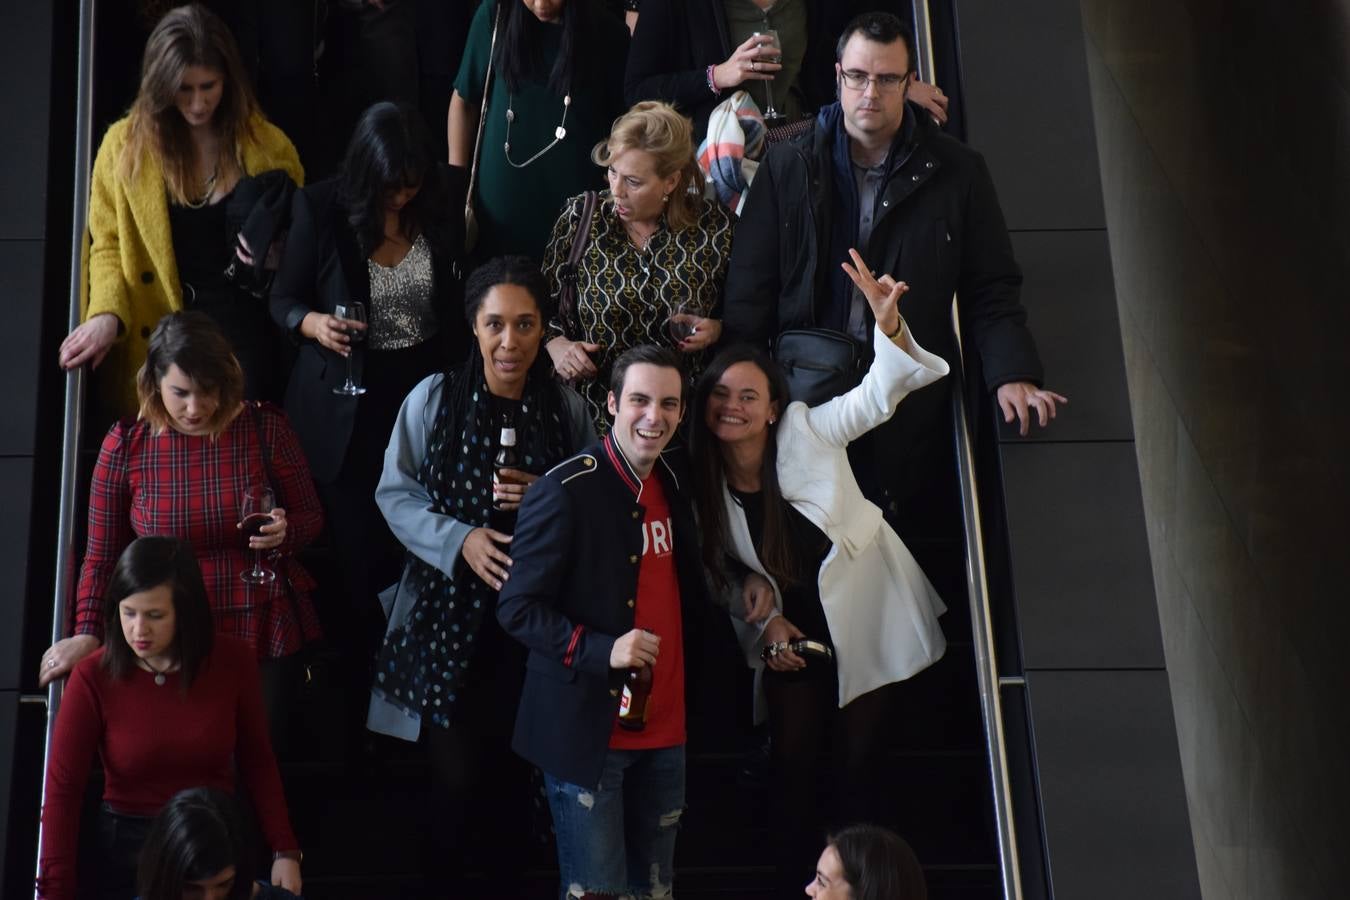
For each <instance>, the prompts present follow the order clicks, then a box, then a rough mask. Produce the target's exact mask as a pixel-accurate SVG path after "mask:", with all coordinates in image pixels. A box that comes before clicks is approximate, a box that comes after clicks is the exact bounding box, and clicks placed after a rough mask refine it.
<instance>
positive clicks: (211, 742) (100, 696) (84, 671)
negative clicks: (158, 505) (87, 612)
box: [38, 537, 300, 900]
mask: <svg viewBox="0 0 1350 900" xmlns="http://www.w3.org/2000/svg"><path fill="white" fill-rule="evenodd" d="M106 600H107V603H106V604H105V609H106V615H105V637H106V643H105V644H104V646H103V647H102V648H101V649H99V650H97V651H95V652H94V653H93V654H91V655H90V656H88V657H86V658H85V659H83V660H81V661H80V662H79V663H78V664H77V665H76V666H75V669H74V671H73V672H72V673H71V675H70V681H69V683H68V684H67V685H66V691H65V695H64V699H63V700H62V703H61V711H60V713H59V714H58V715H57V719H56V732H55V735H54V737H53V740H52V748H51V759H50V761H49V762H48V766H47V789H46V802H45V803H44V805H43V808H42V826H43V833H42V851H41V859H40V863H39V876H38V895H39V897H42V898H45V900H64V898H73V897H74V896H75V894H76V892H75V871H76V865H75V860H76V856H77V853H76V849H77V844H78V843H79V834H80V809H81V805H82V803H83V799H84V790H85V783H86V782H87V781H88V778H89V770H90V766H91V764H92V763H93V757H94V754H95V753H97V754H98V756H99V759H100V760H101V762H102V764H103V772H104V778H105V785H104V789H103V804H102V807H101V808H100V811H99V817H100V821H99V828H98V837H99V842H98V844H99V845H98V847H97V848H91V849H93V851H94V852H92V853H86V854H81V856H82V857H83V858H84V859H87V860H90V861H91V862H92V861H93V860H95V859H96V860H97V864H96V868H95V869H93V870H91V871H85V872H83V874H84V875H85V877H86V878H88V877H91V876H95V877H97V879H98V881H97V883H98V885H99V896H105V897H128V898H129V897H131V896H133V895H134V894H135V864H136V854H137V852H138V851H139V849H140V846H141V843H142V842H143V841H144V839H145V834H146V831H147V830H148V829H149V826H150V820H151V818H152V817H153V816H154V815H155V814H156V813H157V812H159V809H160V807H162V806H163V805H164V804H165V803H166V802H168V800H169V798H170V797H172V796H173V795H174V794H176V793H177V792H179V791H181V790H183V789H185V788H190V787H198V786H207V787H214V788H218V789H220V790H225V791H233V790H234V788H235V781H236V779H235V765H236V762H237V764H238V775H239V781H240V782H241V783H242V785H243V787H244V788H245V789H246V790H247V791H248V794H249V797H250V799H251V800H252V803H253V807H254V808H255V809H256V810H257V811H258V818H259V820H260V823H261V826H262V832H263V835H264V836H265V837H266V839H267V842H268V844H269V845H270V846H271V847H272V849H273V851H274V852H275V856H274V862H273V863H272V883H273V884H277V885H280V886H282V887H284V888H286V889H287V890H289V891H292V892H293V893H296V894H298V893H300V851H299V849H298V847H299V844H298V843H297V841H296V839H295V835H294V833H292V831H291V824H290V817H289V815H288V813H287V811H286V797H285V795H284V794H283V793H282V789H281V776H280V774H279V773H278V771H277V764H276V759H275V757H273V755H272V745H271V743H270V742H269V740H268V737H267V720H266V716H265V715H264V714H263V704H262V693H261V690H260V687H259V681H258V664H257V662H256V661H255V660H254V656H253V651H252V650H251V648H249V646H248V645H247V644H245V643H243V642H242V641H239V640H236V639H234V638H230V637H226V636H225V635H215V634H214V630H213V628H212V625H211V610H210V607H209V606H208V605H207V601H206V586H205V584H204V583H203V581H202V573H201V570H200V569H199V568H198V566H197V561H196V559H195V558H194V557H193V555H192V550H191V549H190V548H189V547H188V545H187V544H186V543H185V542H183V541H180V540H178V539H176V538H169V537H145V538H140V539H139V540H136V541H134V542H132V544H131V546H129V547H128V548H127V549H126V551H125V552H124V553H123V554H122V556H121V558H120V559H118V561H117V565H116V567H115V568H114V570H113V573H112V578H111V581H110V583H109V585H108V592H107V595H106Z"/></svg>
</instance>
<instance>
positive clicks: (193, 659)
mask: <svg viewBox="0 0 1350 900" xmlns="http://www.w3.org/2000/svg"><path fill="white" fill-rule="evenodd" d="M161 585H168V586H169V589H170V590H171V591H172V593H173V621H174V646H175V647H176V648H177V651H178V665H179V671H180V672H181V674H182V681H181V687H182V691H183V693H187V690H188V688H189V687H191V686H192V681H193V679H195V678H196V677H197V675H198V673H199V672H200V671H201V668H202V664H203V663H204V662H205V661H206V658H207V657H208V656H210V655H211V647H212V645H213V644H214V643H215V628H214V626H213V625H212V623H211V607H210V605H209V604H208V603H207V600H206V584H205V583H204V582H203V581H202V570H201V569H200V568H199V567H198V566H197V558H196V557H195V556H193V555H192V548H191V547H189V546H188V545H187V542H186V541H183V540H181V539H179V538H175V537H157V536H156V537H143V538H137V539H136V540H134V541H132V542H131V544H130V545H129V546H128V547H127V549H125V550H123V551H122V555H121V556H120V557H119V558H118V560H117V565H116V567H114V568H113V573H112V579H111V580H110V581H109V582H108V590H107V592H106V593H105V594H104V595H103V668H104V669H106V670H107V672H108V675H109V676H111V677H112V678H115V679H117V678H126V677H127V676H129V675H130V674H131V672H132V670H134V669H135V668H136V655H135V654H134V653H133V652H132V650H131V647H130V646H129V645H128V644H127V638H126V635H124V634H123V633H122V612H121V610H120V609H119V608H118V607H119V605H120V604H121V602H122V601H123V600H125V599H126V598H128V597H130V596H131V595H132V594H140V593H143V592H145V591H149V590H153V589H155V588H157V587H160V586H161Z"/></svg>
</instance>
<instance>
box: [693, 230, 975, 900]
mask: <svg viewBox="0 0 1350 900" xmlns="http://www.w3.org/2000/svg"><path fill="white" fill-rule="evenodd" d="M851 256H852V258H853V261H854V265H852V266H850V265H849V264H847V263H845V264H844V269H845V271H846V272H847V273H848V275H849V277H850V278H852V279H853V282H854V284H856V285H857V286H858V288H859V290H860V291H861V292H862V294H863V295H864V296H865V297H866V298H867V302H868V304H869V305H870V306H871V309H872V314H873V316H874V317H875V319H876V326H875V328H874V329H873V343H874V348H875V358H874V360H873V362H872V364H871V367H870V368H869V369H868V372H867V375H866V376H865V377H864V378H863V381H862V383H861V384H860V385H858V387H856V388H854V389H853V390H851V391H849V392H848V393H846V394H844V395H842V396H839V397H836V398H834V399H833V400H830V401H829V402H827V403H824V404H822V405H820V406H817V407H815V408H808V407H807V406H806V404H804V403H801V402H797V403H788V402H786V401H787V383H786V381H785V380H784V377H783V374H782V372H781V370H780V369H779V368H778V366H777V365H776V364H775V363H773V362H772V360H770V359H769V358H768V357H767V356H766V355H765V354H764V353H763V352H761V351H759V350H756V349H753V348H748V347H732V348H729V349H727V350H725V351H723V352H722V353H720V354H719V355H718V356H717V358H716V359H714V360H713V362H712V363H711V365H710V366H709V368H708V369H707V371H706V372H705V373H704V375H703V377H702V379H701V380H700V382H699V386H698V390H697V393H696V397H695V403H694V417H693V428H694V442H693V443H694V449H695V456H696V461H695V462H696V466H697V467H698V472H699V474H700V476H701V477H700V479H699V483H698V512H699V518H700V525H701V527H702V530H703V537H704V548H703V553H704V561H705V563H706V564H707V567H708V569H709V571H710V572H711V573H712V577H713V579H714V581H716V582H720V586H721V587H722V588H724V589H727V590H731V591H734V592H736V593H738V594H740V595H742V596H744V597H745V598H747V599H746V600H745V601H744V607H745V608H744V609H743V610H742V609H740V608H739V607H740V606H741V603H740V602H737V603H735V604H733V615H734V616H735V617H737V618H738V619H741V620H743V621H742V622H738V625H739V626H740V628H739V630H740V631H741V632H742V636H743V638H744V641H743V642H744V643H745V644H746V646H747V649H748V650H749V651H750V652H751V658H752V659H753V660H755V663H756V664H757V663H758V659H759V657H760V656H761V654H762V656H763V659H764V661H765V663H766V665H767V668H768V671H767V672H764V673H763V679H762V686H763V689H764V700H765V701H767V706H768V711H769V722H770V730H771V735H772V758H773V764H774V770H775V781H774V787H773V794H774V795H775V797H776V798H778V801H779V805H780V809H778V810H776V811H775V812H776V821H778V822H779V823H780V826H779V827H780V828H784V829H786V830H787V831H788V832H790V833H789V834H786V835H783V838H784V839H782V840H779V841H776V842H775V843H776V844H777V845H778V847H779V848H780V851H781V853H782V862H781V863H780V875H782V876H784V878H785V879H790V878H791V877H792V876H794V875H796V874H797V873H795V872H789V871H783V869H784V868H785V867H786V866H789V865H793V864H800V863H801V861H802V860H809V859H811V850H810V847H811V843H812V842H813V841H816V840H818V839H819V827H820V825H821V824H823V823H821V822H819V821H812V818H813V815H814V814H815V811H817V810H819V811H822V812H833V814H834V816H835V817H842V818H843V819H845V820H852V821H856V820H858V819H860V818H870V817H871V816H872V811H871V810H870V809H869V806H870V804H869V803H868V798H870V797H873V796H875V793H876V780H875V779H876V777H877V770H876V766H875V760H876V756H877V753H876V751H877V750H878V749H879V747H878V746H877V745H878V743H879V740H878V737H879V734H878V732H879V731H880V729H881V728H882V727H883V726H884V725H885V724H886V719H887V717H888V712H889V711H890V704H889V699H888V698H889V697H890V696H891V692H889V691H884V690H879V689H880V688H883V687H885V686H886V685H889V684H893V683H895V682H898V681H902V680H904V679H906V678H909V677H910V676H912V675H914V674H915V673H917V672H919V671H921V670H922V669H924V668H926V667H928V666H929V665H932V664H933V663H934V662H936V661H937V660H938V659H939V658H940V657H941V656H942V654H943V651H944V650H945V649H946V640H945V639H944V637H943V634H942V629H941V627H940V626H939V625H938V621H937V619H938V616H940V615H941V614H942V613H943V612H945V611H946V607H945V606H944V605H943V603H942V600H941V599H940V598H939V597H938V595H937V593H936V591H934V589H933V587H932V585H931V584H930V583H929V582H928V579H927V578H926V577H924V574H923V572H922V571H921V570H920V569H919V566H918V565H917V564H916V563H915V562H914V558H913V557H912V556H911V555H910V553H909V551H908V550H907V549H906V548H905V545H904V544H903V543H901V541H900V538H899V537H898V536H897V535H896V534H895V532H894V531H892V530H891V528H890V526H889V525H887V524H886V523H885V522H884V521H883V520H882V515H881V510H880V509H878V508H877V507H876V506H874V505H873V504H871V503H869V502H868V501H867V500H865V499H864V498H863V495H862V491H861V490H860V489H859V487H858V483H857V481H856V480H855V479H854V477H853V474H852V472H851V470H850V468H849V461H848V445H849V442H850V441H853V440H855V439H856V438H858V437H860V436H861V435H863V434H864V433H866V432H867V431H869V430H871V429H872V428H875V427H876V426H877V425H880V424H881V423H882V422H885V421H886V420H887V419H889V418H890V417H891V416H892V415H893V414H894V413H895V409H896V406H897V405H898V404H899V402H900V401H901V400H902V399H903V398H904V397H905V395H906V394H908V393H909V392H910V391H913V390H916V389H918V388H921V387H923V386H925V385H927V384H930V383H932V382H934V381H937V380H938V379H939V378H941V377H943V376H944V375H946V374H947V372H948V368H947V364H946V362H944V361H943V360H942V359H940V358H939V357H936V356H934V355H933V354H931V353H928V352H927V351H925V350H924V349H923V348H922V347H920V346H919V345H918V344H917V343H915V341H914V339H913V337H912V335H911V334H910V332H909V329H908V328H907V327H906V325H905V323H904V320H903V319H902V318H901V316H900V311H899V300H900V297H901V296H902V295H903V294H904V293H905V291H906V290H908V287H907V285H905V284H904V283H903V282H896V281H895V280H894V279H892V278H891V276H889V275H883V276H882V277H881V279H880V280H879V281H878V280H877V279H874V278H873V277H872V275H871V274H870V272H869V271H868V269H867V267H866V266H865V265H864V264H863V262H862V260H861V258H860V257H859V256H858V254H857V252H856V251H852V252H851ZM801 641H805V642H808V643H806V644H805V645H802V644H799V643H797V642H801ZM803 646H804V647H805V649H802V648H803ZM831 746H832V748H833V752H832V754H831V756H832V762H833V766H832V768H834V769H835V771H837V772H838V773H839V774H840V775H841V776H842V783H839V784H837V785H836V790H835V791H834V792H833V795H832V796H833V797H834V799H835V800H836V801H837V802H836V803H835V804H834V805H835V807H836V808H835V809H834V810H828V809H823V808H822V805H821V804H819V803H817V802H816V798H815V792H816V790H817V789H818V787H819V786H820V785H821V784H822V783H825V782H827V781H828V779H826V778H823V777H822V776H823V775H824V774H825V773H823V772H821V771H820V760H821V758H822V756H824V755H825V751H826V750H827V748H830V747H831ZM792 832H795V833H792ZM803 845H804V847H803ZM789 860H791V861H793V862H792V863H789V862H788V861H789Z"/></svg>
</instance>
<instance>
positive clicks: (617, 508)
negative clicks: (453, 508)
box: [497, 441, 711, 787]
mask: <svg viewBox="0 0 1350 900" xmlns="http://www.w3.org/2000/svg"><path fill="white" fill-rule="evenodd" d="M605 446H606V442H603V441H602V442H601V443H599V444H595V445H593V446H591V447H589V448H587V449H586V450H585V451H583V452H582V453H579V454H578V455H576V456H574V457H572V458H571V459H569V460H567V461H565V462H563V463H561V464H559V465H558V466H556V467H554V469H553V470H552V471H550V472H549V473H548V474H546V475H545V476H544V477H542V478H540V479H539V480H538V481H536V482H535V483H534V485H533V486H532V487H531V488H530V490H529V492H528V493H527V494H526V495H525V502H524V503H522V504H521V507H520V515H519V517H518V518H517V520H516V530H515V535H514V538H513V539H512V541H511V559H512V562H513V565H512V567H511V577H510V579H508V580H507V582H506V584H505V585H504V586H503V587H502V591H501V595H500V597H499V598H498V600H497V618H498V620H499V621H500V622H501V624H502V628H503V629H505V630H506V632H507V633H508V634H510V635H511V636H512V637H514V638H515V639H516V640H518V641H520V642H521V643H523V644H524V645H525V646H526V647H527V648H528V649H529V658H528V660H527V662H526V673H525V689H524V691H523V692H522V694H521V698H520V708H519V710H518V711H517V714H516V729H515V736H514V738H513V739H512V742H511V746H512V748H513V749H514V750H515V751H516V752H517V753H519V754H520V755H521V756H523V757H524V758H525V759H527V760H529V761H530V762H532V763H534V764H535V765H537V766H539V768H541V769H543V770H544V771H545V772H547V773H549V774H550V775H552V776H554V777H555V778H560V779H562V780H563V781H567V782H571V783H572V784H579V785H582V786H587V787H594V786H595V785H596V784H598V783H599V781H600V771H601V768H602V767H603V765H604V759H605V752H606V750H607V749H608V747H609V736H610V733H611V732H612V730H613V728H614V717H615V714H616V713H617V712H618V704H619V691H620V687H621V685H622V683H623V678H624V675H625V672H626V670H617V669H611V668H610V667H609V654H610V650H611V649H612V648H613V647H614V642H615V640H617V639H618V638H619V637H620V636H622V635H624V634H626V633H627V632H629V631H631V630H632V629H633V622H634V598H635V597H636V593H637V580H638V567H639V564H640V563H641V560H642V520H643V516H644V514H645V511H644V508H643V506H642V505H641V504H640V503H639V502H638V500H637V498H636V496H635V495H634V493H633V490H632V489H631V488H629V487H628V485H627V484H625V482H624V479H623V478H622V477H620V475H619V473H618V471H616V469H615V468H614V464H613V463H612V462H611V461H610V458H609V454H608V452H607V451H606V449H605ZM618 458H619V460H620V464H621V465H624V466H627V463H626V461H624V460H623V457H622V455H619V457H618ZM682 469H683V467H682V465H681V464H680V462H679V460H678V458H677V457H676V455H675V454H674V453H672V452H667V453H666V454H663V455H662V457H661V459H660V460H659V461H658V462H657V463H656V468H655V469H654V471H655V472H656V473H657V475H658V477H659V478H660V479H661V486H662V488H663V489H664V490H665V493H666V499H667V501H668V502H669V504H670V514H671V519H672V527H673V529H674V540H675V569H676V573H677V576H678V579H679V584H680V611H681V614H682V618H683V623H684V626H683V627H684V636H683V641H684V647H685V671H686V673H689V672H690V671H691V670H692V668H693V667H692V666H691V665H690V662H691V656H693V654H691V652H690V648H691V647H694V646H696V642H697V641H698V639H699V636H700V635H701V634H702V632H703V630H704V628H705V627H706V625H707V614H708V612H709V610H710V608H711V607H710V605H709V602H708V592H707V586H706V584H705V582H704V579H703V568H702V563H701V559H700V555H699V549H698V532H697V530H696V529H695V526H694V516H693V512H692V510H691V509H690V506H689V500H688V497H687V496H686V492H688V491H690V490H692V488H691V486H690V484H689V479H688V477H687V476H686V475H685V474H684V472H683V471H682ZM631 471H632V470H631V469H629V472H630V473H631ZM633 477H634V478H636V476H633ZM688 693H689V691H688V690H687V691H686V700H687V698H688Z"/></svg>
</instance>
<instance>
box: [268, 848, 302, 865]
mask: <svg viewBox="0 0 1350 900" xmlns="http://www.w3.org/2000/svg"><path fill="white" fill-rule="evenodd" d="M279 859H289V860H293V861H295V862H297V863H302V862H304V861H305V851H303V850H278V851H277V852H276V853H273V854H272V862H276V861H277V860H279Z"/></svg>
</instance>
